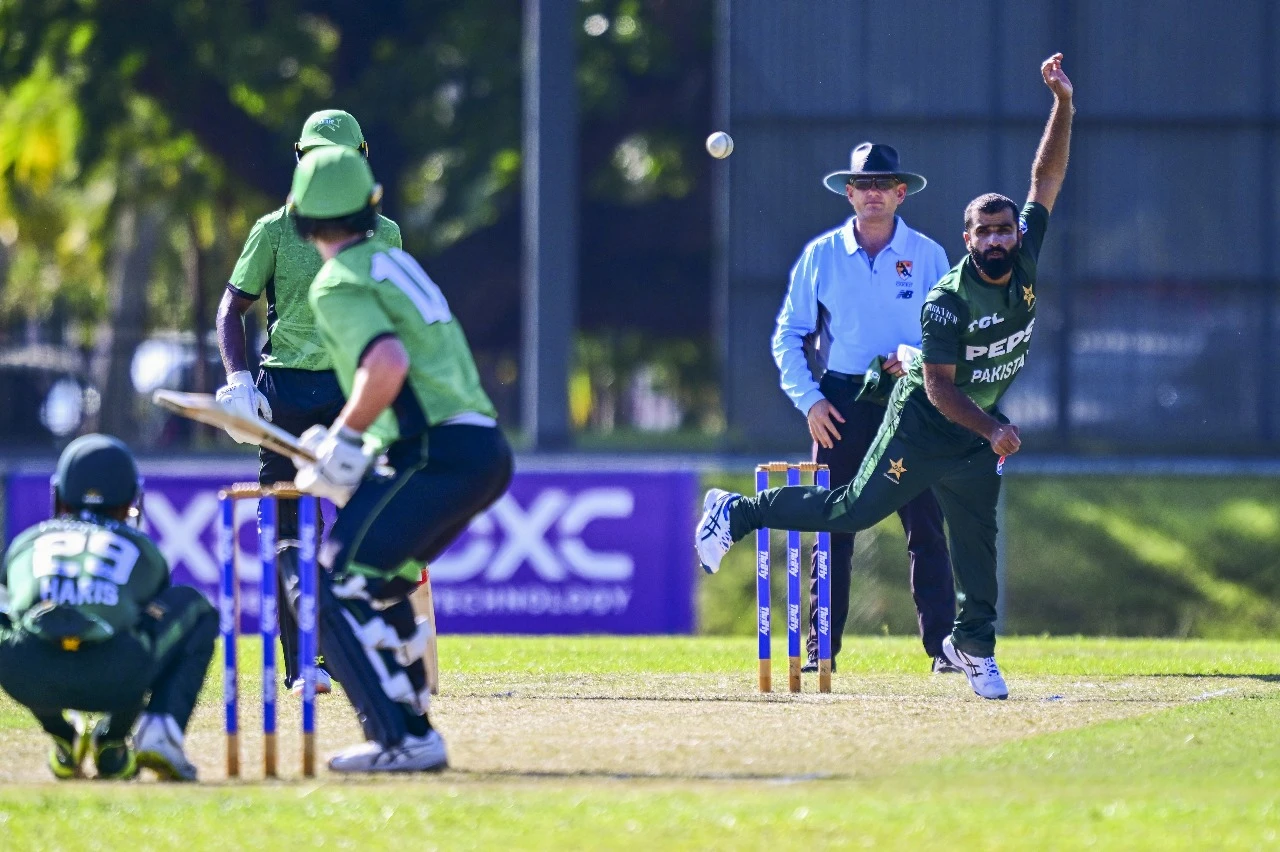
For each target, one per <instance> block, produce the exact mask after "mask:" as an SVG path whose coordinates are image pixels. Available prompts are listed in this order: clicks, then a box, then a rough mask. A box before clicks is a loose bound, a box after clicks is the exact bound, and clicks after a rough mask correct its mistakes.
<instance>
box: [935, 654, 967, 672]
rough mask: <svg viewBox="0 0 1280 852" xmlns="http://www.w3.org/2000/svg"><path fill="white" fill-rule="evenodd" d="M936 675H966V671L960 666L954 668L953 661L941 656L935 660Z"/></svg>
mask: <svg viewBox="0 0 1280 852" xmlns="http://www.w3.org/2000/svg"><path fill="white" fill-rule="evenodd" d="M932 671H933V673H934V674H964V669H962V668H960V667H959V666H953V665H952V664H951V661H950V660H948V659H947V658H946V657H944V656H942V655H941V654H939V655H938V656H936V657H934V658H933V669H932Z"/></svg>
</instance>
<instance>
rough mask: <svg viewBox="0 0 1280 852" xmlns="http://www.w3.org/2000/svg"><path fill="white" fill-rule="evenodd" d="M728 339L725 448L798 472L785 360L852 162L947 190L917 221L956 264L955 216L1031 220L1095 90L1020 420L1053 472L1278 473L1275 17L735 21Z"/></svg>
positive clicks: (1244, 2)
mask: <svg viewBox="0 0 1280 852" xmlns="http://www.w3.org/2000/svg"><path fill="white" fill-rule="evenodd" d="M722 2H723V4H724V5H723V6H722V8H721V10H720V13H721V16H722V21H721V24H722V25H721V26H720V27H718V31H719V37H720V38H721V39H722V43H721V45H720V50H721V62H720V68H721V70H722V80H721V85H722V90H721V91H722V103H721V106H720V120H721V122H722V123H725V122H727V124H726V126H725V128H724V129H727V130H729V131H730V132H731V133H732V134H733V137H734V140H735V143H736V147H735V151H734V154H733V156H732V157H730V158H729V159H728V160H727V161H726V162H725V163H724V164H718V165H719V168H721V169H723V171H724V174H722V175H721V187H722V195H721V198H720V208H719V210H718V215H720V216H721V227H722V228H723V234H724V239H723V248H722V252H723V256H722V257H721V258H720V259H719V260H720V265H719V266H718V268H719V269H721V270H722V280H721V281H720V282H718V284H719V286H720V288H721V291H720V296H719V301H718V302H717V306H718V307H717V322H718V331H719V333H720V334H721V339H722V356H723V357H724V359H725V384H724V387H725V400H726V409H727V415H728V419H729V427H730V431H729V436H730V442H731V444H733V445H734V446H735V447H736V448H739V449H773V448H779V449H783V448H796V449H799V448H803V447H804V445H805V441H804V440H803V439H804V435H805V430H804V424H803V419H802V418H801V416H800V414H799V413H798V412H796V411H795V410H794V409H793V408H792V407H791V405H790V403H789V402H788V401H787V400H786V398H785V397H784V395H783V394H782V392H781V391H780V390H778V387H777V373H776V369H775V367H774V365H773V362H772V359H771V357H770V355H769V348H768V339H769V335H770V334H771V332H772V329H773V321H774V316H775V314H776V312H777V309H778V307H779V305H780V304H781V300H782V296H783V293H784V291H785V288H786V283H787V274H788V271H789V270H790V267H791V264H792V263H793V262H794V260H795V258H796V256H797V255H798V254H799V253H800V250H801V249H802V248H803V247H804V245H805V243H806V242H808V240H809V239H811V238H812V237H813V236H815V235H816V234H818V233H820V232H822V231H824V230H827V229H829V228H832V227H835V226H836V225H838V224H839V223H840V222H841V221H843V220H844V219H845V218H847V217H848V216H849V215H850V214H851V212H852V211H851V209H850V208H849V205H848V202H847V201H845V200H844V199H843V198H841V197H840V196H837V195H835V194H833V193H830V192H828V191H827V190H826V189H824V188H823V186H822V185H821V179H822V176H823V175H824V174H826V173H828V172H831V171H835V170H837V169H843V168H847V167H848V166H847V164H848V160H849V151H850V149H851V148H852V147H853V146H854V145H856V144H857V143H858V142H860V141H863V140H868V139H869V140H875V141H882V142H887V143H889V144H892V145H894V146H896V147H897V148H898V150H899V151H900V153H901V154H902V157H903V166H904V168H906V169H908V170H910V171H916V172H920V173H921V174H924V175H925V176H926V177H928V179H929V186H928V187H927V188H926V189H925V190H924V192H922V193H920V194H918V195H915V196H912V197H911V198H910V199H908V201H907V203H906V204H905V205H904V206H903V208H902V210H901V213H902V215H903V217H904V218H905V219H906V221H907V222H908V223H909V224H910V225H912V226H913V227H915V228H918V229H920V230H923V231H924V232H925V233H927V234H929V235H931V236H933V237H934V238H935V239H937V240H938V241H939V242H940V243H942V245H943V246H944V248H946V250H947V252H948V254H949V255H950V257H951V258H952V260H953V261H955V260H958V259H959V258H960V257H961V255H962V251H963V242H962V239H961V233H962V223H961V212H962V210H963V208H964V205H965V203H966V202H967V201H968V200H969V199H971V198H973V197H974V196H976V195H979V194H981V193H983V192H988V191H998V192H1002V193H1004V194H1006V195H1009V196H1010V197H1012V198H1014V199H1015V200H1016V201H1018V202H1021V201H1022V200H1023V199H1024V198H1025V197H1026V193H1027V188H1028V184H1029V175H1030V167H1031V159H1032V156H1033V154H1034V152H1035V146H1036V142H1037V140H1038V139H1039V135H1040V132H1041V130H1042V128H1043V126H1044V122H1045V119H1046V117H1047V115H1048V111H1049V107H1050V104H1051V96H1050V94H1049V92H1048V90H1047V89H1046V88H1045V87H1044V84H1043V83H1042V82H1041V80H1040V75H1039V63H1040V61H1041V60H1043V59H1044V58H1045V57H1046V56H1048V55H1050V54H1051V53H1053V52H1054V51H1057V50H1061V51H1062V52H1063V53H1064V54H1066V59H1065V62H1064V67H1065V69H1066V71H1067V74H1068V75H1069V76H1070V77H1071V79H1072V81H1073V83H1074V84H1075V87H1076V105H1077V115H1076V122H1075V134H1074V139H1073V146H1072V157H1071V167H1070V170H1069V172H1068V175H1067V183H1066V186H1065V188H1064V190H1063V194H1062V196H1061V198H1060V199H1059V202H1058V205H1057V207H1056V209H1055V211H1054V217H1053V221H1052V224H1051V226H1050V235H1049V238H1048V241H1047V243H1046V247H1045V250H1044V253H1043V255H1042V263H1041V270H1042V271H1041V276H1042V283H1041V288H1042V292H1043V293H1044V295H1043V297H1042V301H1041V306H1042V307H1041V320H1040V323H1039V324H1038V325H1037V334H1036V337H1037V340H1036V345H1035V347H1034V349H1033V353H1032V359H1031V363H1030V364H1029V366H1028V368H1027V369H1026V370H1025V371H1024V372H1023V374H1022V376H1021V377H1020V378H1019V380H1018V382H1017V384H1015V386H1014V388H1013V390H1012V391H1011V392H1010V394H1009V396H1008V397H1006V402H1005V405H1004V408H1005V410H1006V412H1007V413H1008V414H1009V415H1010V416H1011V417H1012V418H1013V419H1014V421H1015V422H1017V423H1019V424H1020V425H1021V426H1023V428H1024V434H1030V435H1031V436H1032V438H1033V443H1032V444H1031V446H1034V447H1036V448H1039V449H1057V450H1062V449H1075V450H1088V449H1091V448H1095V447H1096V448H1102V447H1106V448H1110V449H1124V450H1132V451H1142V450H1144V449H1153V450H1154V449H1159V450H1183V451H1188V452H1212V451H1217V450H1224V451H1225V450H1249V449H1260V450H1274V449H1275V448H1276V438H1277V435H1276V433H1277V427H1278V426H1280V393H1278V392H1277V391H1276V390H1275V389H1274V388H1273V387H1272V385H1273V384H1274V383H1273V382H1272V379H1271V376H1272V371H1271V364H1272V363H1273V361H1274V360H1275V358H1276V355H1277V354H1278V353H1277V348H1278V347H1277V335H1276V333H1275V328H1276V325H1277V311H1278V307H1277V300H1276V292H1277V290H1278V289H1280V281H1278V279H1280V259H1278V258H1280V247H1278V243H1280V216H1278V214H1277V207H1278V206H1280V167H1277V166H1276V164H1275V160H1276V157H1277V156H1280V97H1278V96H1277V92H1276V90H1277V88H1278V87H1280V10H1277V8H1276V7H1277V6H1280V3H1276V2H1274V0H1237V2H1232V3H1220V2H1219V3H1208V2H1195V1H1194V0H1160V2H1154V0H1106V1H1105V2H1103V0H1075V2H1067V0H1056V2H1036V3H1026V2H1016V0H1008V2H1005V0H985V2H976V0H975V1H973V2H947V3H942V2H938V0H894V2H885V0H868V2H853V0H847V2H840V0H722Z"/></svg>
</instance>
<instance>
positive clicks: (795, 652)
mask: <svg viewBox="0 0 1280 852" xmlns="http://www.w3.org/2000/svg"><path fill="white" fill-rule="evenodd" d="M802 472H808V473H812V474H813V484H814V485H819V486H821V487H823V488H830V487H831V471H830V470H829V469H828V468H827V466H826V465H824V464H815V463H813V462H799V463H794V462H769V463H767V464H761V465H756V491H757V492H759V491H765V490H767V489H768V488H769V474H771V473H786V475H787V485H799V484H800V474H801V473H802ZM769 532H770V531H769V530H768V529H760V530H757V531H756V628H757V634H758V640H759V643H758V649H759V653H758V657H759V668H760V672H759V676H760V691H761V692H771V691H772V690H773V650H772V648H771V647H770V643H771V641H772V638H773V635H772V625H771V622H772V592H771V590H770V587H769V577H770V558H769ZM817 543H818V552H817V555H816V557H815V562H816V568H817V574H818V606H817V612H816V613H815V618H816V620H817V632H818V691H819V692H830V691H831V534H830V533H826V532H820V533H818V534H817ZM800 589H801V584H800V533H799V532H798V531H796V530H788V531H787V657H788V679H787V680H788V688H789V689H790V691H791V692H799V691H800V688H801V677H800V668H801V666H802V665H803V661H802V658H801V654H800V621H801V614H800V613H801V607H802V604H801V594H800Z"/></svg>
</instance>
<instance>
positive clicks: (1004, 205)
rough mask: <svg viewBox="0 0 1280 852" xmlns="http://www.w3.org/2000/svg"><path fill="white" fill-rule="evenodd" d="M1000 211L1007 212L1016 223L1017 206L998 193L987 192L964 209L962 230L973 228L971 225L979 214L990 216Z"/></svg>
mask: <svg viewBox="0 0 1280 852" xmlns="http://www.w3.org/2000/svg"><path fill="white" fill-rule="evenodd" d="M1001 210H1008V211H1009V212H1010V213H1012V214H1013V221H1014V223H1015V224H1016V223H1017V221H1018V205H1016V204H1014V203H1013V199H1012V198H1006V197H1005V196H1003V195H1001V194H1000V193H998V192H988V193H987V194H986V195H979V196H978V197H977V198H975V199H973V200H972V201H970V202H969V206H968V207H966V208H964V229H965V231H968V230H969V229H970V228H972V227H973V223H974V222H976V221H977V220H978V214H979V213H985V214H986V215H988V216H990V215H991V214H992V213H999V212H1000V211H1001Z"/></svg>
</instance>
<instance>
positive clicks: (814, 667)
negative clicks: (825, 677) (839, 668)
mask: <svg viewBox="0 0 1280 852" xmlns="http://www.w3.org/2000/svg"><path fill="white" fill-rule="evenodd" d="M800 671H801V672H803V673H804V674H816V673H817V671H818V658H817V657H810V658H809V659H808V660H806V661H805V664H804V665H803V666H801V667H800ZM831 673H832V674H835V673H836V658H835V657H832V658H831Z"/></svg>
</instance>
